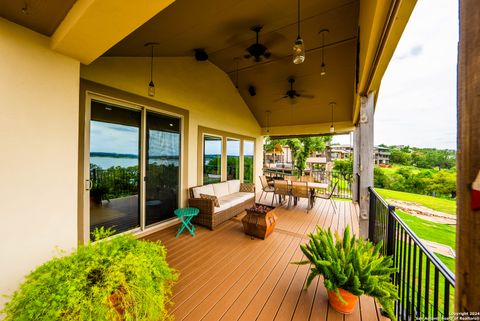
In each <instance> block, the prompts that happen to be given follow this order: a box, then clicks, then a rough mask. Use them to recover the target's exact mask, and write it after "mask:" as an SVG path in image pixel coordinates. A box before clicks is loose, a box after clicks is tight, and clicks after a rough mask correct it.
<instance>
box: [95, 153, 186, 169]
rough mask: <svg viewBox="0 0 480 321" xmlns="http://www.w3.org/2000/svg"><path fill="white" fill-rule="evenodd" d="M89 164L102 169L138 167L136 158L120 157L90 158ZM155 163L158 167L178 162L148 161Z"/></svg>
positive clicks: (167, 160)
mask: <svg viewBox="0 0 480 321" xmlns="http://www.w3.org/2000/svg"><path fill="white" fill-rule="evenodd" d="M90 163H91V164H95V165H97V166H98V167H100V168H102V169H107V168H110V167H112V166H120V167H130V166H138V163H139V160H138V159H136V158H128V157H126V158H122V157H98V156H92V157H90ZM154 163H157V164H159V165H171V164H173V165H177V166H178V160H176V159H152V160H150V164H154Z"/></svg>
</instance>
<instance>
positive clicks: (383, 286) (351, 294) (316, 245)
mask: <svg viewBox="0 0 480 321" xmlns="http://www.w3.org/2000/svg"><path fill="white" fill-rule="evenodd" d="M308 236H309V238H310V240H309V242H308V243H307V244H304V245H300V248H301V250H302V252H303V253H304V254H305V256H306V257H307V260H304V261H300V262H292V263H293V264H298V265H304V264H311V269H310V275H309V276H308V279H307V283H306V284H305V288H308V286H309V285H310V284H311V283H312V281H313V279H314V278H315V277H316V276H317V275H322V276H323V278H324V285H325V287H326V288H327V291H328V298H329V302H330V305H331V306H332V307H333V308H334V309H335V310H336V311H338V312H340V313H344V314H349V313H352V312H353V310H354V309H355V305H356V303H357V300H358V296H360V295H368V296H371V297H374V298H376V299H377V300H378V302H379V303H380V304H381V305H382V307H383V310H384V311H385V312H386V314H387V315H388V316H389V317H390V318H391V319H392V320H393V321H396V320H397V318H396V317H395V313H394V303H395V300H396V299H398V296H397V288H396V286H395V285H394V284H392V283H391V279H390V276H391V274H392V273H393V272H395V269H394V268H392V257H391V256H382V255H381V254H380V249H381V247H382V243H381V242H380V243H378V244H377V245H374V244H373V243H372V242H370V241H366V240H363V239H357V238H356V237H355V235H350V227H349V226H347V228H346V229H345V232H344V234H343V239H342V238H341V237H340V236H339V235H338V233H335V236H334V235H333V234H332V232H331V231H330V229H328V231H325V230H322V229H321V228H319V227H318V226H317V229H316V233H310V234H309V235H308Z"/></svg>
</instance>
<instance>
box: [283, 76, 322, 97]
mask: <svg viewBox="0 0 480 321" xmlns="http://www.w3.org/2000/svg"><path fill="white" fill-rule="evenodd" d="M288 82H289V83H290V89H289V90H287V91H286V92H285V95H284V96H283V97H281V98H279V99H277V100H276V101H279V100H282V99H289V100H290V101H291V102H292V103H294V102H296V98H307V99H312V98H315V96H313V95H308V94H303V93H302V92H300V91H297V90H295V89H294V88H293V84H294V83H295V78H294V77H290V78H288Z"/></svg>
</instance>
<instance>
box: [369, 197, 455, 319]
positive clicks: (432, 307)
mask: <svg viewBox="0 0 480 321" xmlns="http://www.w3.org/2000/svg"><path fill="white" fill-rule="evenodd" d="M369 193H370V221H369V238H370V240H372V241H373V242H375V243H376V242H379V241H383V242H384V246H383V249H382V250H383V253H384V254H385V255H393V262H394V267H395V268H396V269H397V272H396V273H395V274H394V276H393V279H392V282H393V283H394V284H395V285H396V286H397V287H398V296H399V298H400V299H399V300H398V301H397V303H396V306H395V310H396V314H397V317H398V319H399V320H404V321H407V320H427V319H429V320H430V319H431V320H444V319H445V320H448V318H449V316H450V312H452V311H453V305H454V292H455V275H454V274H453V273H452V272H451V271H450V270H449V269H448V268H447V267H446V266H445V264H443V262H442V261H441V260H440V259H439V258H438V257H437V256H436V255H435V254H433V253H432V252H431V251H430V250H429V249H428V248H427V247H426V246H425V244H424V243H423V242H422V240H420V239H419V238H418V237H417V236H416V235H415V233H414V232H413V231H412V230H411V229H410V228H409V227H408V226H407V225H406V224H405V223H404V222H403V221H402V220H401V219H400V217H398V215H397V214H396V213H395V207H393V206H390V205H388V204H387V203H386V202H385V201H384V200H383V199H382V198H381V197H380V196H379V195H378V194H377V192H376V191H375V190H374V189H373V188H369Z"/></svg>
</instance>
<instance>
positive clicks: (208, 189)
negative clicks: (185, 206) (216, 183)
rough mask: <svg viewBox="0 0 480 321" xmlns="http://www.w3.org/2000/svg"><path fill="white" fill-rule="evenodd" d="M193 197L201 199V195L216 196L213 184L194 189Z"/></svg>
mask: <svg viewBox="0 0 480 321" xmlns="http://www.w3.org/2000/svg"><path fill="white" fill-rule="evenodd" d="M192 191H193V197H194V198H200V194H206V195H215V191H214V190H213V186H212V184H208V185H203V186H198V187H194V188H192Z"/></svg>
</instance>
